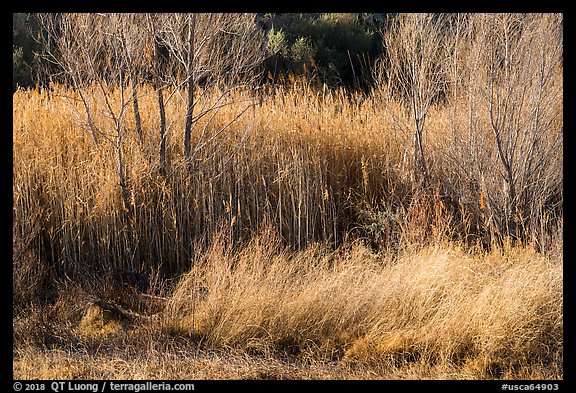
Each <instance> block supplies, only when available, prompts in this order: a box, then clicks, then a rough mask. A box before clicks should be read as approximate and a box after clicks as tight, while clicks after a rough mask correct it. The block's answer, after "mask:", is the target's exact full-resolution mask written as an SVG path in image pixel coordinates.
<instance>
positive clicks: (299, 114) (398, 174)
mask: <svg viewBox="0 0 576 393" xmlns="http://www.w3.org/2000/svg"><path fill="white" fill-rule="evenodd" d="M59 94H61V95H63V94H73V93H71V92H70V91H67V90H65V89H64V88H62V87H56V88H55V90H54V91H53V92H52V97H51V99H49V98H48V97H47V95H46V94H45V93H40V92H38V91H19V92H17V93H15V94H14V97H13V103H14V112H13V114H14V118H13V137H14V146H13V147H14V188H13V193H14V221H13V226H14V253H15V254H14V255H15V256H14V258H15V259H14V261H15V262H14V307H15V316H14V319H13V328H14V347H13V356H14V361H13V370H14V377H15V378H16V379H28V378H41V379H52V378H55V379H72V378H80V379H99V378H118V379H132V378H150V379H155V378H158V379H171V378H175V379H203V378H206V379H219V378H225V379H242V378H249V379H290V378H297V379H373V378H376V379H486V378H487V379H491V378H505V379H561V378H562V377H563V371H562V364H563V363H562V362H563V332H562V327H563V310H562V236H561V226H560V227H559V229H558V230H556V232H554V233H553V234H552V235H550V236H551V237H550V239H551V241H550V242H549V246H548V251H547V252H546V253H543V252H541V251H540V250H536V248H537V247H536V246H537V245H538V243H537V242H528V244H526V245H522V244H521V243H520V242H518V241H515V240H514V239H510V238H503V240H502V238H500V239H499V238H497V237H493V238H492V237H486V234H482V232H481V231H480V230H479V228H481V225H480V224H478V223H476V224H475V221H474V220H480V219H481V217H482V216H481V214H482V206H481V204H482V202H481V201H480V198H479V199H477V200H476V201H475V202H474V203H475V204H477V206H476V207H475V209H476V210H472V208H471V207H470V206H473V205H470V206H468V207H467V206H464V205H463V204H461V205H460V207H459V208H460V209H461V210H457V209H456V210H454V207H451V206H450V205H449V203H448V202H446V200H445V199H443V198H442V194H441V193H440V191H439V190H437V189H436V190H432V191H427V192H421V193H419V192H417V191H416V192H415V191H414V189H413V187H411V173H412V172H411V164H410V161H409V160H410V158H409V157H407V154H406V148H405V145H404V144H403V143H404V142H403V139H402V137H401V132H400V131H399V129H397V128H395V127H396V126H395V125H394V122H395V121H398V119H400V118H401V113H402V110H401V108H400V107H399V105H398V104H396V103H394V102H392V101H385V100H384V99H382V98H379V97H377V96H371V97H365V96H360V95H358V96H352V97H349V96H348V95H347V94H346V93H345V92H344V91H340V92H338V91H337V92H334V91H332V92H330V91H326V90H322V89H320V90H315V89H313V88H312V87H310V86H307V85H304V84H298V83H296V84H295V85H294V87H293V88H285V89H278V90H277V91H276V93H275V94H274V95H272V96H271V97H269V98H268V99H267V100H265V101H264V102H263V103H262V105H261V106H256V107H254V108H253V109H251V110H249V111H248V112H246V114H245V115H244V116H243V117H241V118H240V119H239V120H238V121H237V122H235V123H234V124H233V125H232V126H231V127H230V129H229V130H228V131H227V132H226V133H224V134H222V135H221V136H220V137H219V139H218V144H217V145H210V146H208V147H207V148H206V149H203V150H200V153H199V154H198V156H197V160H196V161H194V163H193V167H192V169H190V166H188V164H187V162H186V161H185V160H184V159H183V158H182V154H181V147H180V141H181V139H182V137H181V135H180V133H181V130H182V128H183V118H182V117H181V116H179V115H178V114H179V113H182V111H181V110H179V108H178V105H181V103H180V102H179V101H177V100H174V101H172V104H171V106H170V105H169V106H168V107H167V111H168V112H169V113H172V116H171V118H172V119H174V122H173V124H172V125H171V127H170V138H169V140H168V145H169V149H168V150H169V151H170V155H171V160H170V172H169V175H167V176H165V177H162V176H160V175H158V174H157V156H156V155H157V152H156V146H158V140H159V137H158V135H157V133H156V132H155V130H156V129H157V127H158V124H157V120H156V119H155V117H154V116H153V115H152V114H153V113H154V106H153V105H154V97H153V94H152V91H148V90H146V88H143V90H142V91H141V97H142V99H141V103H140V105H141V109H142V114H143V126H144V130H145V138H144V141H143V142H142V143H140V142H139V141H138V138H137V136H136V135H135V133H134V132H133V131H132V128H131V125H130V120H129V118H127V123H128V125H127V127H126V135H125V139H124V145H123V149H124V153H125V155H124V157H125V167H126V168H127V173H128V179H129V190H130V201H131V207H130V208H129V209H125V208H124V206H123V205H122V198H121V196H120V191H119V187H118V179H117V175H116V166H117V162H116V161H115V152H114V149H113V148H112V147H111V146H108V145H106V144H100V145H96V144H94V141H93V140H92V138H91V137H90V134H89V133H87V132H86V131H85V129H84V128H83V127H82V126H81V125H80V124H78V123H77V122H76V121H75V117H74V111H73V110H72V107H71V106H70V105H68V104H67V103H66V102H64V101H62V100H60V99H59V98H58V95H59ZM238 94H240V93H238ZM434 110H435V111H437V112H436V113H434V114H433V115H430V117H431V119H434V120H431V121H430V124H429V125H428V127H429V144H430V146H432V148H431V149H430V152H431V153H430V154H431V157H432V159H431V162H434V163H435V164H433V165H431V167H441V164H442V157H443V155H442V154H441V153H440V150H441V149H440V148H439V147H438V146H441V144H442V143H443V140H444V138H445V136H446V131H445V130H446V129H447V128H446V127H445V126H446V122H448V120H446V119H448V118H449V115H448V114H446V112H445V111H443V110H442V108H440V107H439V108H435V109H434ZM236 113H237V109H236V108H235V107H234V106H230V107H228V108H225V109H223V110H222V111H221V117H219V118H218V120H217V122H219V124H226V123H227V122H228V121H229V120H230V119H231V118H233V117H234V116H235V114H236ZM444 120H445V121H446V122H444ZM97 121H100V122H102V125H103V126H105V124H106V121H108V120H107V119H105V118H102V119H98V120H97ZM200 126H201V125H200ZM443 174H444V173H436V175H435V176H438V177H440V176H441V175H443ZM470 199H472V198H470ZM386 209H387V210H386ZM451 209H452V210H451ZM467 209H468V210H467ZM455 212H457V213H458V214H455ZM474 212H477V214H478V217H475V216H474V214H473V213H474ZM464 213H466V214H464ZM560 222H561V221H560ZM486 242H488V245H487V243H486ZM160 266H161V267H162V268H163V269H165V270H164V271H163V273H162V274H161V273H160V270H161V269H160V268H159V267H160ZM114 267H129V268H131V269H141V270H145V271H149V272H150V271H151V272H153V273H155V274H156V276H155V277H156V278H157V280H155V281H154V285H153V287H154V289H155V290H156V291H155V294H156V295H155V296H157V297H162V298H165V299H167V300H154V298H143V297H141V295H139V294H137V293H134V292H127V291H125V290H123V289H118V288H116V287H114V286H113V285H112V284H111V282H110V281H109V280H108V277H109V276H107V275H106V272H107V271H108V270H110V269H112V268H114ZM64 272H65V275H64ZM102 277H104V278H105V279H102ZM95 297H98V298H101V299H108V300H111V301H114V302H115V303H114V304H121V305H122V306H123V307H124V308H126V309H129V310H133V311H134V312H137V314H135V315H134V316H127V315H120V316H114V315H113V313H111V312H110V310H106V309H105V308H102V307H98V306H97V305H95V303H94V301H93V299H94V298H95ZM42 299H43V300H42Z"/></svg>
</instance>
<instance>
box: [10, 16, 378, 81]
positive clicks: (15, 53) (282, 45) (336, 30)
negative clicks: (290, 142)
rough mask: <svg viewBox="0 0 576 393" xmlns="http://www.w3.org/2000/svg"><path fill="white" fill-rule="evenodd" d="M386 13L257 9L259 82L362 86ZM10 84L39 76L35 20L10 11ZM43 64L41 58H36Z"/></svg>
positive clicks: (369, 78) (368, 77)
mask: <svg viewBox="0 0 576 393" xmlns="http://www.w3.org/2000/svg"><path fill="white" fill-rule="evenodd" d="M385 16H386V14H368V13H361V14H358V13H354V14H351V13H348V14H334V13H331V14H321V13H262V14H258V15H257V23H258V26H259V27H260V28H261V29H262V31H263V32H264V33H265V35H266V40H267V52H268V56H269V57H268V59H267V60H266V62H265V63H264V64H263V71H264V72H263V75H264V78H262V83H266V82H280V81H281V80H285V79H287V78H288V77H289V76H290V75H293V76H305V77H306V78H308V79H311V80H314V81H315V82H317V83H319V84H326V85H327V86H328V87H339V86H345V87H347V88H351V89H357V88H362V89H367V88H368V87H370V86H371V84H372V65H373V62H374V61H375V60H376V58H377V57H378V56H380V54H381V37H380V35H379V30H380V29H381V28H382V27H383V25H384V20H385ZM12 22H13V28H12V45H13V46H12V58H13V74H12V86H13V89H14V90H15V89H17V88H18V87H22V88H28V87H33V86H36V84H37V83H39V82H41V73H40V72H39V69H40V68H41V67H40V65H41V62H42V60H41V56H39V54H41V53H42V50H43V47H42V45H41V44H40V43H39V42H38V37H39V35H40V34H42V31H41V28H40V25H39V23H38V21H37V19H36V17H35V16H34V14H29V13H14V14H13V16H12ZM42 65H43V66H46V63H45V62H44V64H42Z"/></svg>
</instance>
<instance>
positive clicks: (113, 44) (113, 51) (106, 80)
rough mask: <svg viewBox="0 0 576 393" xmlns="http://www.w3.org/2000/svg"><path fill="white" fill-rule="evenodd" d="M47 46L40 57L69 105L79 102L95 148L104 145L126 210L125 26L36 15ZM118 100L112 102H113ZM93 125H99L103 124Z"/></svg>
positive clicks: (106, 19)
mask: <svg viewBox="0 0 576 393" xmlns="http://www.w3.org/2000/svg"><path fill="white" fill-rule="evenodd" d="M38 19H39V21H40V22H41V24H42V26H43V28H44V31H45V35H44V39H46V41H47V43H49V45H46V47H47V48H48V49H47V50H46V51H45V53H44V55H45V56H46V58H47V60H48V61H49V62H51V63H52V64H55V65H57V66H58V69H59V72H58V73H57V74H56V75H54V77H60V76H63V78H61V79H63V80H65V81H67V82H68V83H70V84H71V86H72V87H73V88H74V93H75V94H70V95H67V96H65V98H66V99H68V100H69V101H70V102H71V104H73V105H72V107H76V106H75V102H77V101H80V102H81V104H82V107H83V108H84V114H83V115H82V114H81V113H78V116H79V118H80V119H81V120H83V123H84V124H86V126H87V129H88V130H89V131H90V133H91V135H92V137H93V138H94V141H95V143H96V144H99V143H100V141H104V142H107V143H109V144H110V145H111V146H112V147H113V148H114V150H115V154H116V158H117V162H118V165H117V175H118V184H119V186H120V189H121V192H122V201H123V204H124V209H125V210H127V211H128V210H129V209H130V204H129V201H128V192H127V177H126V170H125V164H124V160H123V154H122V145H123V139H124V133H125V121H126V111H127V108H128V106H129V100H128V96H127V92H126V87H127V83H128V74H127V70H128V69H129V65H128V60H127V57H126V52H125V50H126V47H125V42H124V38H123V33H122V31H123V28H124V23H123V20H122V18H121V17H120V16H119V15H118V14H40V15H38ZM113 96H116V97H119V100H113V99H112V97H113ZM96 119H98V120H104V122H102V121H99V122H98V123H97V122H96Z"/></svg>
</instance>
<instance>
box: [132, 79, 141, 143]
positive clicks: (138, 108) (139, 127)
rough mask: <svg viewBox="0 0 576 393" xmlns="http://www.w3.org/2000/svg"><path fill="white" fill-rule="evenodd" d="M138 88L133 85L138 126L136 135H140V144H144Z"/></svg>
mask: <svg viewBox="0 0 576 393" xmlns="http://www.w3.org/2000/svg"><path fill="white" fill-rule="evenodd" d="M136 87H137V86H136V83H135V82H134V83H132V106H133V107H134V124H135V125H136V133H138V139H140V143H142V141H143V138H142V121H141V119H140V106H139V105H138V96H137V92H136Z"/></svg>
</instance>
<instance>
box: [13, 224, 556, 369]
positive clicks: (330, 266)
mask: <svg viewBox="0 0 576 393" xmlns="http://www.w3.org/2000/svg"><path fill="white" fill-rule="evenodd" d="M562 278H563V277H562V260H561V259H558V258H551V257H545V256H543V255H541V254H538V253H536V252H534V251H533V250H532V249H530V248H519V247H514V248H512V247H507V248H505V249H499V250H495V251H493V252H490V253H488V254H478V253H476V254H472V253H468V252H465V251H463V250H462V249H460V248H459V247H458V246H455V245H450V244H448V243H444V244H439V245H436V246H431V247H427V248H425V249H422V250H420V251H418V252H406V253H402V255H401V256H400V257H399V259H398V260H396V261H393V260H391V259H388V258H385V257H382V256H377V255H375V254H373V253H371V252H370V251H369V250H368V249H366V248H364V247H362V246H358V245H356V246H351V247H348V248H346V249H340V250H338V251H331V250H329V249H328V248H326V247H322V246H319V245H317V246H310V247H308V248H307V249H306V250H304V251H300V252H289V251H286V250H285V249H284V248H282V247H280V242H279V240H278V238H277V237H275V236H274V234H273V232H266V233H263V234H262V235H260V236H258V237H256V238H255V239H254V240H253V242H252V243H251V244H250V245H248V246H246V247H245V248H243V250H242V251H240V252H231V251H230V250H227V249H226V246H225V244H224V241H223V238H222V237H217V238H215V239H214V241H213V243H212V246H211V247H210V248H209V249H208V250H206V251H205V252H204V253H202V254H201V256H199V257H198V259H197V260H196V261H195V265H194V267H193V268H192V270H190V272H188V273H186V274H184V275H183V276H182V277H181V279H180V280H179V281H178V283H177V285H176V286H175V288H174V289H173V290H172V291H171V292H170V293H168V295H169V296H170V300H169V301H168V303H167V304H166V307H165V308H164V309H163V310H162V311H160V312H159V313H156V314H155V315H154V317H150V318H141V319H137V320H132V321H126V320H122V319H114V318H111V317H108V318H106V317H105V316H103V315H102V312H101V311H99V310H98V309H97V308H96V307H95V306H94V305H92V306H90V303H89V302H86V301H84V302H82V301H81V300H80V299H88V298H89V294H87V293H86V292H85V291H84V290H83V289H79V288H76V289H73V288H74V287H71V288H68V289H67V290H63V291H61V297H60V298H59V299H58V300H57V301H56V302H55V304H54V305H53V306H47V308H45V309H44V310H43V311H40V310H39V309H37V310H36V311H35V312H34V311H29V312H28V313H27V314H26V316H24V317H22V318H21V319H16V320H15V322H14V330H15V333H14V334H15V346H14V373H15V378H43V379H49V378H59V379H61V378H64V379H66V378H87V379H92V378H94V379H98V378H119V379H131V378H150V379H154V378H160V379H163V378H177V379H188V378H190V379H196V378H209V379H220V378H223V379H230V378H231V379H238V378H250V379H267V378H278V379H291V378H296V379H348V378H353V379H358V378H361V379H364V378H379V379H493V378H497V379H499V378H503V379H562V377H563V371H562V368H563V363H562V359H563V331H562V327H563V311H562Z"/></svg>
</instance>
